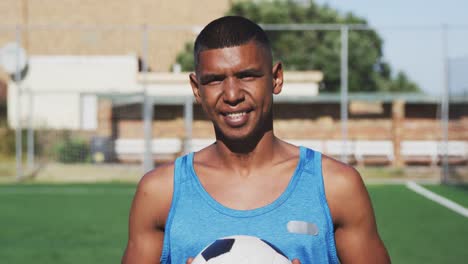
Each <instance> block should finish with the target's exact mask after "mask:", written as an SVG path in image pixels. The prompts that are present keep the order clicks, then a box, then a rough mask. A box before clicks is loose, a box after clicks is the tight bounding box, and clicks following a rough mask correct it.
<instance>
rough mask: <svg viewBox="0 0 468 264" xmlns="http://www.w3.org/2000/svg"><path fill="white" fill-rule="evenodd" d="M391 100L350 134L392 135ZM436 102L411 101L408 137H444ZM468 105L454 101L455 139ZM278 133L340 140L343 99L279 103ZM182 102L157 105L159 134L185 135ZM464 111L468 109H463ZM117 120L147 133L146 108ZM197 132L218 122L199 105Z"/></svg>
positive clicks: (124, 129) (466, 134)
mask: <svg viewBox="0 0 468 264" xmlns="http://www.w3.org/2000/svg"><path fill="white" fill-rule="evenodd" d="M390 107H391V105H390V104H385V105H384V107H383V108H384V111H383V112H382V113H380V114H373V115H370V114H366V115H350V118H349V122H348V138H349V139H365V140H392V138H393V130H392V129H393V127H392V116H391V111H390V110H389V109H390ZM437 109H438V105H436V104H407V105H406V107H405V120H404V121H403V128H402V138H401V139H402V140H440V139H441V138H442V134H441V124H440V120H439V119H438V117H437V115H436V113H437ZM462 109H468V105H467V104H466V103H465V104H458V105H453V106H452V111H451V113H450V114H451V117H450V122H449V139H451V140H468V113H466V112H465V113H464V112H463V111H465V110H462ZM274 112H275V121H274V127H275V134H276V135H277V136H279V137H280V138H286V139H340V138H341V122H340V117H339V115H340V106H339V104H338V103H321V104H318V103H316V104H302V105H297V104H276V105H275V106H274ZM183 113H184V112H183V107H182V106H155V108H154V123H153V136H154V137H178V138H184V137H185V128H184V117H183ZM463 113H464V114H463ZM113 115H114V116H113V120H114V121H115V122H116V124H117V127H116V130H115V131H114V132H115V134H114V135H113V136H114V137H121V138H142V137H143V130H142V121H141V107H139V106H133V108H131V107H120V108H114V110H113ZM192 126H193V137H194V138H214V132H213V127H212V124H211V122H210V121H209V120H207V119H206V118H205V116H204V113H203V111H202V109H201V107H200V106H199V105H195V107H194V122H193V124H192Z"/></svg>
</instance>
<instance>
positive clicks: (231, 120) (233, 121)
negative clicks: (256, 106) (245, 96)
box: [223, 111, 251, 127]
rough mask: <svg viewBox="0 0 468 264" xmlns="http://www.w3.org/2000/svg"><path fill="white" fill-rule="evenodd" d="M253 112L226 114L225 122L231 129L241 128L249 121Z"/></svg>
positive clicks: (224, 114)
mask: <svg viewBox="0 0 468 264" xmlns="http://www.w3.org/2000/svg"><path fill="white" fill-rule="evenodd" d="M250 112H251V111H236V112H224V113H223V116H224V121H225V122H226V123H227V124H228V125H229V126H231V127H240V126H243V125H244V124H246V123H247V121H248V120H249V113H250Z"/></svg>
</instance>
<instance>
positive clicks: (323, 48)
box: [177, 0, 420, 92]
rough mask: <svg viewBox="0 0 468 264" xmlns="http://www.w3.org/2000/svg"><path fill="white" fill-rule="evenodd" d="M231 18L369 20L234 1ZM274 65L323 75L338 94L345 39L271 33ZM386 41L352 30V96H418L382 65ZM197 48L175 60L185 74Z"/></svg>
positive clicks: (332, 34) (277, 3)
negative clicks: (278, 63)
mask: <svg viewBox="0 0 468 264" xmlns="http://www.w3.org/2000/svg"><path fill="white" fill-rule="evenodd" d="M227 14H228V15H241V16H244V17H247V18H249V19H251V20H253V21H255V22H257V23H259V24H360V25H367V21H366V20H365V19H363V18H360V17H357V16H355V15H354V14H352V13H347V14H344V15H341V14H340V13H338V11H336V10H334V9H332V8H330V7H329V6H327V5H324V6H319V5H317V4H315V3H314V2H312V1H311V3H310V4H309V5H304V4H297V3H296V2H295V1H292V0H283V1H281V0H273V1H240V2H234V4H233V5H232V6H231V9H230V10H229V11H228V12H227ZM267 34H268V37H269V38H270V41H271V44H272V50H273V57H274V60H280V61H282V62H283V64H284V67H285V69H286V70H300V71H302V70H312V69H314V70H320V71H322V72H323V73H324V81H323V84H324V87H325V91H329V92H335V91H339V89H340V50H341V40H340V39H341V37H340V32H339V31H338V30H331V31H324V30H315V31H287V30H284V31H267ZM382 44H383V41H382V39H381V38H380V37H379V35H378V34H377V32H376V31H375V30H350V31H349V33H348V65H349V69H348V72H349V75H348V76H349V79H348V84H349V90H350V91H354V92H357V91H366V92H371V91H391V92H418V91H420V89H419V87H418V86H417V85H416V84H415V83H413V82H412V81H410V80H409V79H408V78H407V76H406V75H405V74H404V73H402V72H400V73H398V74H397V75H396V76H395V77H393V76H392V70H391V67H390V65H389V64H388V63H386V62H385V61H384V60H383V53H382ZM192 52H193V46H191V45H186V47H185V50H184V51H183V52H182V53H180V54H179V55H178V56H177V62H178V63H179V64H181V65H182V69H183V70H187V71H191V70H193V58H192V59H190V57H193V55H192Z"/></svg>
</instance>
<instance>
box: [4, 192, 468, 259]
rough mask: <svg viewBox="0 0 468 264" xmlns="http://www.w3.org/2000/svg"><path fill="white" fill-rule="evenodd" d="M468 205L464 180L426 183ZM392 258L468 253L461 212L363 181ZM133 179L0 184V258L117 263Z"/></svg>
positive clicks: (467, 220) (467, 224) (466, 228)
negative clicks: (125, 181)
mask: <svg viewBox="0 0 468 264" xmlns="http://www.w3.org/2000/svg"><path fill="white" fill-rule="evenodd" d="M426 187H427V188H428V189H429V190H431V191H433V192H435V193H438V194H440V195H443V196H445V197H447V198H450V199H451V200H453V201H455V202H457V203H459V204H461V205H463V206H467V205H468V189H467V188H466V187H464V188H462V187H447V186H437V185H435V186H426ZM368 190H369V192H370V195H371V198H372V202H373V204H374V209H375V212H376V215H377V221H378V225H379V231H380V234H381V236H382V238H383V240H384V242H385V244H386V246H387V248H388V250H389V253H390V255H391V258H392V261H393V263H460V262H465V261H466V260H467V259H468V250H466V244H467V242H468V218H466V217H464V216H461V215H459V214H457V213H455V212H453V211H451V210H448V209H447V208H445V207H443V206H441V205H439V204H437V203H435V202H433V201H431V200H428V199H426V198H425V197H423V196H421V195H419V194H417V193H415V192H413V191H411V190H409V189H408V188H406V187H405V186H404V185H369V186H368ZM134 191H135V185H134V184H89V185H87V184H73V185H37V184H36V185H0V212H1V216H0V225H1V229H0V262H1V263H119V262H120V257H121V256H122V253H123V250H124V247H125V244H126V239H127V219H128V210H129V208H130V204H131V199H132V196H133V192H134Z"/></svg>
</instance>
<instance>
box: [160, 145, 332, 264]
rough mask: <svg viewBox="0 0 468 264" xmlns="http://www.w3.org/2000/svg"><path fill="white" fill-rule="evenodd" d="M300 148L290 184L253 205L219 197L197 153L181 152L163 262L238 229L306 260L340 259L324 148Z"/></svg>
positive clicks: (305, 263)
mask: <svg viewBox="0 0 468 264" xmlns="http://www.w3.org/2000/svg"><path fill="white" fill-rule="evenodd" d="M299 149H300V158H299V162H298V164H297V167H296V169H295V171H294V175H293V176H292V178H291V180H290V181H289V184H288V186H287V188H286V190H285V191H284V192H283V193H282V194H281V195H280V196H279V197H278V198H277V199H276V200H275V201H273V202H272V203H270V204H268V205H266V206H263V207H260V208H257V209H252V210H235V209H232V208H228V207H225V206H223V205H222V204H220V203H219V202H217V201H216V200H215V199H214V198H212V197H211V196H210V194H209V193H208V192H207V191H206V190H205V189H204V187H203V186H202V184H201V182H200V180H199V178H198V177H197V175H196V173H195V170H194V168H193V155H194V154H193V153H190V154H187V155H185V156H183V157H179V158H178V159H177V160H176V161H175V169H174V193H173V198H172V205H171V208H170V211H169V216H168V218H167V221H166V227H165V233H164V245H163V250H162V255H161V263H173V264H183V263H185V261H186V260H187V258H189V257H195V256H196V255H197V254H198V253H200V251H201V250H203V248H205V247H206V246H208V245H209V244H210V243H212V242H214V241H215V240H216V239H218V238H221V237H227V236H233V235H250V236H256V237H259V238H261V239H264V240H266V241H268V242H270V243H271V244H273V245H275V246H276V247H277V248H279V249H280V250H281V251H282V252H284V253H285V255H286V256H287V257H288V258H289V259H291V260H292V259H294V258H298V259H299V260H300V261H301V263H302V264H310V263H314V264H315V263H338V257H337V253H336V247H335V239H334V230H333V223H332V219H331V215H330V210H329V208H328V205H327V201H326V199H325V191H324V185H323V177H322V158H321V154H320V153H319V152H316V151H313V150H311V149H307V148H305V147H300V148H299Z"/></svg>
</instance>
